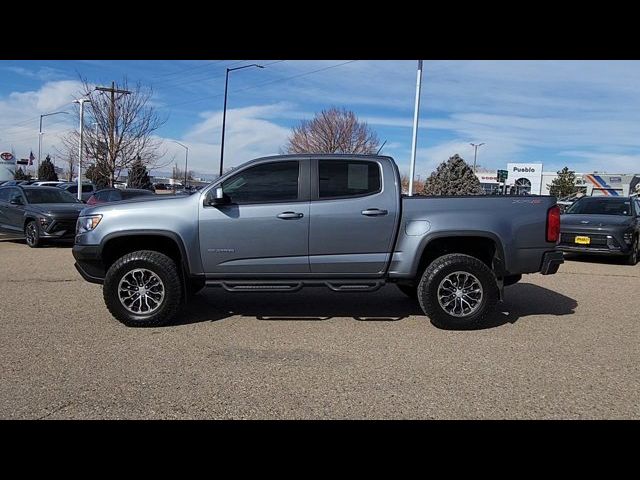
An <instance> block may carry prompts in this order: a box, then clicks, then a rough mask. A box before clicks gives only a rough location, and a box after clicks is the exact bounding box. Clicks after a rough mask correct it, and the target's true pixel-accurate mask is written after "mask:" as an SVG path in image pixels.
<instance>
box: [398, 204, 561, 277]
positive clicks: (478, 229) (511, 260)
mask: <svg viewBox="0 0 640 480" xmlns="http://www.w3.org/2000/svg"><path fill="white" fill-rule="evenodd" d="M555 204H556V198H555V197H553V196H549V195H544V196H542V195H541V196H524V195H523V196H513V195H509V196H487V195H469V196H413V197H407V196H403V197H402V220H401V225H400V231H399V232H398V239H397V241H396V246H395V249H394V252H393V255H392V259H391V265H390V269H389V275H390V276H391V277H400V278H402V277H409V276H412V275H415V272H416V271H417V268H418V261H419V259H417V258H416V256H415V252H416V251H423V250H424V246H425V245H426V244H427V243H429V242H430V241H432V240H434V239H437V238H443V237H447V236H448V235H451V236H456V237H460V236H470V237H482V238H487V239H491V240H492V241H494V242H495V243H496V247H497V255H498V256H499V260H500V261H501V262H502V263H503V268H504V273H505V275H510V274H521V273H533V272H537V271H539V270H540V261H541V258H542V255H543V253H544V252H546V251H550V250H553V249H554V248H555V243H550V242H547V241H546V222H547V212H548V210H549V209H550V208H551V207H553V206H554V205H555ZM405 252H406V253H405Z"/></svg>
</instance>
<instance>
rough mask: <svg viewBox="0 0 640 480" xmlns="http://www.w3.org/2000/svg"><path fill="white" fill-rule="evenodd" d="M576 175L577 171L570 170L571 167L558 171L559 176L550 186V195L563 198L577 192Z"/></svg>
mask: <svg viewBox="0 0 640 480" xmlns="http://www.w3.org/2000/svg"><path fill="white" fill-rule="evenodd" d="M577 191H578V189H577V188H576V175H575V172H572V171H571V170H569V167H564V168H563V169H562V170H560V171H559V172H558V176H557V177H556V178H554V179H553V180H552V181H551V186H550V187H549V195H553V196H554V197H558V198H562V197H568V196H570V195H573V194H574V193H576V192H577Z"/></svg>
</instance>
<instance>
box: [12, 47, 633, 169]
mask: <svg viewBox="0 0 640 480" xmlns="http://www.w3.org/2000/svg"><path fill="white" fill-rule="evenodd" d="M252 63H259V64H261V65H264V66H265V68H263V69H257V68H246V69H242V70H239V71H234V72H231V73H230V75H229V89H228V103H227V125H226V134H225V168H226V167H230V166H237V165H240V164H242V163H244V162H246V161H248V160H251V159H252V158H256V157H260V156H265V155H272V154H278V153H279V151H280V149H281V148H282V147H283V146H284V145H285V143H286V141H287V137H288V135H289V133H290V130H291V127H292V126H294V125H296V124H297V123H298V122H300V121H301V120H303V119H310V118H312V117H313V115H314V114H315V113H316V112H319V111H320V110H322V109H325V108H329V107H332V106H336V107H339V108H346V109H349V110H353V111H354V112H355V113H356V115H357V116H358V118H359V119H360V120H363V121H366V122H367V123H368V124H369V126H370V127H371V128H373V129H374V130H375V131H376V133H377V134H378V136H379V138H380V141H381V142H384V141H386V144H385V145H384V147H383V149H382V151H381V153H382V154H386V155H390V156H392V157H393V158H394V159H395V161H396V163H397V164H398V166H399V168H400V170H401V171H402V172H408V171H409V162H410V156H411V137H412V125H413V112H414V102H415V91H416V90H415V87H416V68H417V61H406V60H402V61H396V60H264V59H263V60H203V61H198V60H145V61H132V60H126V61H118V60H65V61H53V60H47V61H35V60H29V61H13V60H12V61H8V60H2V61H0V149H1V150H2V151H6V150H9V151H11V150H12V149H13V151H14V152H15V154H16V156H18V157H20V158H24V157H28V156H29V152H30V151H33V152H34V154H35V155H37V149H38V124H39V120H40V115H41V114H44V113H50V112H55V111H69V112H72V111H73V109H74V108H76V107H75V105H74V104H73V103H71V102H72V100H73V99H74V98H78V96H79V92H80V77H83V78H86V79H87V80H88V81H89V82H90V83H92V84H96V85H104V86H110V84H111V81H116V82H118V81H121V80H122V78H123V77H124V76H126V77H127V79H128V81H129V84H130V85H131V84H135V83H136V82H141V83H142V84H143V85H146V86H150V87H152V88H153V92H154V93H153V97H152V104H153V106H154V107H155V108H157V110H158V113H159V114H160V115H162V116H163V118H165V120H166V121H165V123H164V124H163V126H162V127H161V128H160V129H159V130H157V131H156V132H155V133H156V135H157V136H158V137H160V138H161V139H162V140H163V149H164V150H165V151H166V154H165V157H164V158H163V160H162V163H163V164H165V165H172V164H173V162H175V163H177V164H178V165H179V166H180V167H183V166H184V158H185V150H184V149H183V148H182V147H180V146H179V145H177V144H176V143H173V142H174V141H178V142H181V143H183V144H185V145H187V146H188V147H189V169H190V170H194V171H195V173H196V174H197V175H203V176H205V177H208V176H209V175H211V174H215V173H216V172H217V171H218V168H219V160H220V137H221V126H222V109H223V100H224V81H225V69H226V68H227V67H230V68H235V67H240V66H243V65H250V64H252ZM420 101H421V103H420V123H419V133H418V150H417V158H416V175H420V176H421V177H422V178H425V177H426V176H428V175H429V174H430V173H431V172H432V171H433V170H434V169H435V167H436V166H437V165H438V164H439V163H440V162H442V161H444V160H446V159H447V158H448V157H450V156H452V155H454V154H456V153H457V154H459V155H460V156H462V157H463V158H464V159H465V160H467V162H469V163H472V162H473V155H474V149H473V147H472V146H471V145H470V143H476V144H477V143H484V144H485V145H483V146H481V147H480V148H479V150H478V158H477V162H478V165H481V166H482V167H485V168H488V169H497V168H505V167H506V164H507V163H508V162H525V163H542V164H543V165H544V170H545V171H554V170H559V169H561V168H562V167H564V166H569V168H570V169H572V170H575V171H577V172H580V173H584V172H593V171H598V172H609V173H640V121H639V120H640V61H506V60H496V61H481V60H473V61H463V60H452V61H445V60H438V61H430V60H425V61H424V70H423V81H422V94H421V99H420ZM74 118H75V117H74V116H73V115H54V116H49V117H45V118H44V120H43V131H44V135H43V146H42V152H43V154H42V156H43V157H44V156H45V155H46V154H47V153H50V154H51V155H52V156H53V155H55V154H56V153H57V151H58V150H56V148H58V149H61V148H60V138H61V137H62V136H63V135H64V134H65V133H66V132H68V131H69V130H71V129H73V128H76V125H75V121H74ZM161 171H170V167H169V168H162V169H159V170H158V171H156V172H152V173H160V172H161Z"/></svg>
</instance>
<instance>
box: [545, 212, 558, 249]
mask: <svg viewBox="0 0 640 480" xmlns="http://www.w3.org/2000/svg"><path fill="white" fill-rule="evenodd" d="M559 238H560V207H558V205H554V206H553V207H551V208H550V209H549V211H548V212H547V242H554V243H555V242H557V241H558V239H559Z"/></svg>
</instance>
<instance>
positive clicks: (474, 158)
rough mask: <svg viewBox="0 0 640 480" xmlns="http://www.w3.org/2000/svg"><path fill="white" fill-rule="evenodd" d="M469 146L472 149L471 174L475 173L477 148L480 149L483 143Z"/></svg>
mask: <svg viewBox="0 0 640 480" xmlns="http://www.w3.org/2000/svg"><path fill="white" fill-rule="evenodd" d="M469 145H471V146H472V147H473V150H474V151H473V173H476V159H477V158H478V148H479V147H481V146H482V145H484V142H483V143H470V144H469Z"/></svg>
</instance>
